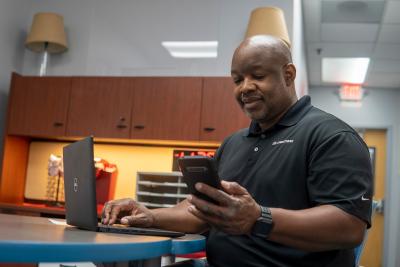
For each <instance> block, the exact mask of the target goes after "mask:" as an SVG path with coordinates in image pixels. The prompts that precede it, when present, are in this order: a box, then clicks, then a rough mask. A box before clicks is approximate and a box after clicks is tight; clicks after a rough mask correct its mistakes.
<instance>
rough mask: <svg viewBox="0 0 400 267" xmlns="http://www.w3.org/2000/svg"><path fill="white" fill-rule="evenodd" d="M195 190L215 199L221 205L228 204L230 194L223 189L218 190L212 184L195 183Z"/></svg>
mask: <svg viewBox="0 0 400 267" xmlns="http://www.w3.org/2000/svg"><path fill="white" fill-rule="evenodd" d="M196 190H197V191H199V192H200V193H203V194H205V195H207V196H209V197H210V198H212V199H214V200H216V201H217V202H218V203H220V204H221V205H223V206H226V205H228V204H229V203H230V201H231V199H230V196H229V195H228V194H227V193H225V192H224V191H222V190H218V189H216V188H214V187H212V186H209V185H206V184H203V183H196Z"/></svg>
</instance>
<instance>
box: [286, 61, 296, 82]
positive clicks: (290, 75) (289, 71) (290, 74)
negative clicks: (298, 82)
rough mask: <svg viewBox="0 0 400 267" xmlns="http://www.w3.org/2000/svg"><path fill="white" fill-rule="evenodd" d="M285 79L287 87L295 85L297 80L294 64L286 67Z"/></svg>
mask: <svg viewBox="0 0 400 267" xmlns="http://www.w3.org/2000/svg"><path fill="white" fill-rule="evenodd" d="M283 71H284V73H283V74H284V77H285V83H286V86H290V85H292V84H293V83H294V80H295V79H296V67H295V66H294V64H293V63H288V64H286V65H285V66H284V70H283Z"/></svg>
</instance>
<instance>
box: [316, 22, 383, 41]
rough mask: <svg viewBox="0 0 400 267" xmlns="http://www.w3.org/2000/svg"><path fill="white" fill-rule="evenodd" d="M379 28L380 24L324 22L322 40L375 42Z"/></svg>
mask: <svg viewBox="0 0 400 267" xmlns="http://www.w3.org/2000/svg"><path fill="white" fill-rule="evenodd" d="M378 29H379V25H378V24H361V23H352V24H347V23H346V24H344V23H335V24H333V23H323V24H322V26H321V40H322V41H323V42H374V41H375V40H376V37H377V33H378Z"/></svg>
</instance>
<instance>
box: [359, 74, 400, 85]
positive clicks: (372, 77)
mask: <svg viewBox="0 0 400 267" xmlns="http://www.w3.org/2000/svg"><path fill="white" fill-rule="evenodd" d="M364 84H365V87H377V88H400V73H387V72H371V73H369V74H368V76H367V79H366V81H365V83H364Z"/></svg>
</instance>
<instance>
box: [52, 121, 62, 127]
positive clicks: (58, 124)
mask: <svg viewBox="0 0 400 267" xmlns="http://www.w3.org/2000/svg"><path fill="white" fill-rule="evenodd" d="M63 125H64V123H62V122H59V121H56V122H54V123H53V126H54V127H61V126H63Z"/></svg>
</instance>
